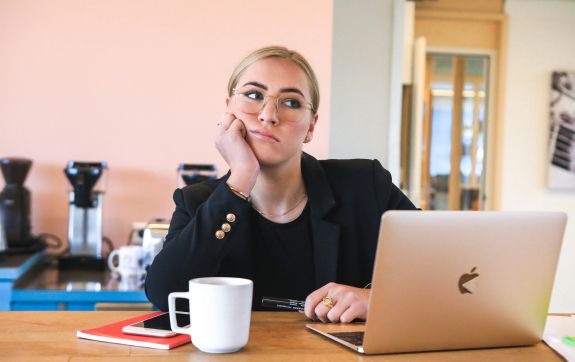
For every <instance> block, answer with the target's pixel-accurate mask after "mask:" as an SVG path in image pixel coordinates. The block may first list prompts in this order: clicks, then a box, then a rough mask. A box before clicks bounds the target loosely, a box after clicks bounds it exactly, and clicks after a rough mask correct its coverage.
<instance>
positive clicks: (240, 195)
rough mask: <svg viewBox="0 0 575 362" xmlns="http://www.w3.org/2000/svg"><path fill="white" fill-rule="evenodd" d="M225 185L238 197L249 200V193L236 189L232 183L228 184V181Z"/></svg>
mask: <svg viewBox="0 0 575 362" xmlns="http://www.w3.org/2000/svg"><path fill="white" fill-rule="evenodd" d="M226 185H227V186H228V188H229V189H230V191H231V192H232V193H233V194H234V195H236V196H237V197H239V198H240V199H243V200H244V201H247V202H250V201H251V200H250V195H248V194H244V193H243V192H241V191H240V190H238V189H236V188H235V187H233V186H232V185H230V184H229V183H227V182H226Z"/></svg>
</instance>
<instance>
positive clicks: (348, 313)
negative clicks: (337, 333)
mask: <svg viewBox="0 0 575 362" xmlns="http://www.w3.org/2000/svg"><path fill="white" fill-rule="evenodd" d="M362 313H363V308H362V307H361V305H359V304H352V305H350V306H349V308H347V309H346V310H345V311H344V312H343V313H342V314H341V315H340V317H339V321H340V322H341V323H351V322H353V320H354V319H358V318H359V319H364V318H365V317H363V318H362Z"/></svg>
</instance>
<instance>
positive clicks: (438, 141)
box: [421, 53, 489, 210]
mask: <svg viewBox="0 0 575 362" xmlns="http://www.w3.org/2000/svg"><path fill="white" fill-rule="evenodd" d="M488 73H489V57H488V56H482V55H457V54H439V53H438V54H434V53H428V54H427V57H426V71H425V74H426V79H425V92H424V103H425V105H426V107H425V111H424V117H423V118H424V119H423V138H424V139H423V147H422V149H423V155H422V163H421V164H422V172H421V193H422V194H421V207H422V208H423V209H427V210H482V209H483V208H484V200H485V161H486V158H485V146H486V144H487V143H486V135H487V119H486V116H487V114H488V113H487V99H488V97H487V90H488V79H489V77H488Z"/></svg>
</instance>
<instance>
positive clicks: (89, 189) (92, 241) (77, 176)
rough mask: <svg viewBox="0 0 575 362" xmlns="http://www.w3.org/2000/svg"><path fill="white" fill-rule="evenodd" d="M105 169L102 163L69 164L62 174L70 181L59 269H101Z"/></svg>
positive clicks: (103, 266)
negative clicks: (65, 238)
mask: <svg viewBox="0 0 575 362" xmlns="http://www.w3.org/2000/svg"><path fill="white" fill-rule="evenodd" d="M107 169H108V166H107V165H106V163H105V162H78V161H70V162H68V166H67V167H66V168H65V169H64V173H65V174H66V177H67V178H68V181H70V185H71V189H70V193H69V197H70V198H69V208H68V252H67V253H66V255H64V256H62V257H61V258H60V261H59V266H60V268H62V269H69V268H77V267H82V268H93V269H102V270H103V269H104V268H105V267H106V263H105V261H106V259H105V258H104V256H103V255H102V241H103V235H102V206H103V197H104V191H105V184H106V173H107Z"/></svg>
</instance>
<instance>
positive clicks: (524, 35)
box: [501, 0, 575, 312]
mask: <svg viewBox="0 0 575 362" xmlns="http://www.w3.org/2000/svg"><path fill="white" fill-rule="evenodd" d="M506 11H507V14H508V16H509V46H508V64H507V78H506V92H505V114H504V136H503V145H502V146H503V147H502V151H503V152H502V154H501V157H503V165H502V166H503V167H502V171H503V173H502V179H501V207H502V209H503V210H558V211H564V212H567V213H568V214H569V219H570V220H569V222H568V225H567V230H566V233H565V239H564V243H563V249H562V252H561V259H560V261H559V267H558V273H557V278H556V284H555V289H554V292H553V297H552V300H551V307H550V310H551V311H552V312H575V190H573V191H572V192H566V191H561V192H560V191H551V190H548V189H547V188H546V185H545V183H546V172H547V144H548V139H549V101H550V84H551V73H552V71H554V70H571V71H575V46H574V44H575V43H574V40H573V36H574V35H575V2H574V1H559V0H549V1H535V0H531V1H526V0H507V2H506ZM574 186H575V185H574Z"/></svg>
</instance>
